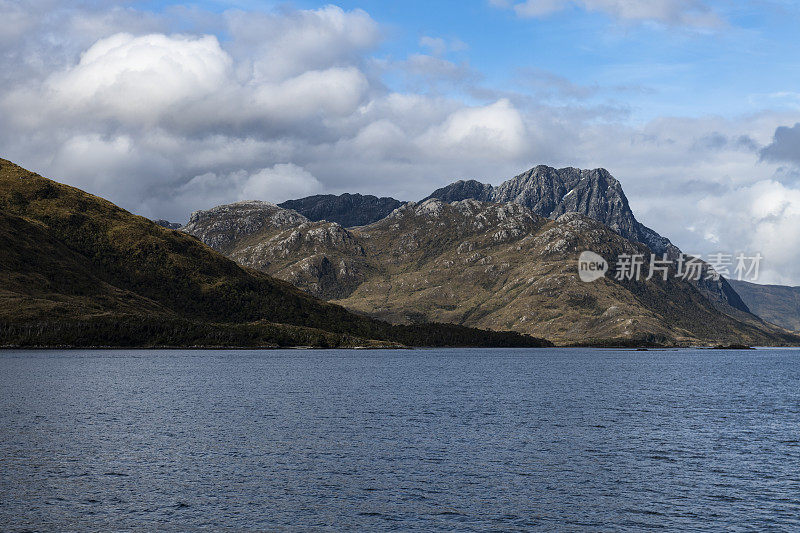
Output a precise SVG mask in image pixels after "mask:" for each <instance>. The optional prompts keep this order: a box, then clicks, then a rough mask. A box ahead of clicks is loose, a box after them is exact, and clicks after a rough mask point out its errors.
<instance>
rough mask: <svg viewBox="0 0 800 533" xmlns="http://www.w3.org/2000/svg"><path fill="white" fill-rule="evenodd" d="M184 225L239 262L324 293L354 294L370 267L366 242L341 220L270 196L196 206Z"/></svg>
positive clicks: (330, 295)
mask: <svg viewBox="0 0 800 533" xmlns="http://www.w3.org/2000/svg"><path fill="white" fill-rule="evenodd" d="M182 230H183V231H185V232H186V233H189V234H191V235H194V236H195V237H197V238H198V239H200V240H201V241H203V242H204V243H206V244H207V245H209V246H211V247H212V248H214V249H215V250H217V251H220V252H222V253H224V254H226V255H227V256H228V257H230V258H231V259H233V260H234V261H236V262H237V263H239V264H242V265H245V266H248V267H250V268H254V269H256V270H261V271H263V272H269V273H272V274H273V275H275V276H276V277H278V278H282V279H284V280H286V281H288V282H290V283H292V284H293V285H296V286H298V287H300V288H302V289H304V290H306V291H308V292H310V293H311V294H313V295H315V296H318V297H320V298H325V299H332V298H340V297H342V296H344V295H346V294H349V293H350V292H351V291H352V290H353V288H354V287H356V286H357V285H358V284H359V283H360V282H361V281H362V280H363V278H364V276H365V273H366V271H367V270H368V269H367V267H366V265H365V261H364V255H365V254H364V249H363V248H362V247H361V244H359V242H358V241H357V240H356V239H355V238H354V237H353V235H352V234H351V233H350V232H349V231H348V230H347V229H345V228H344V227H342V226H341V225H340V224H337V223H336V222H327V221H320V222H312V221H310V220H308V219H307V218H306V217H304V216H303V215H301V214H299V213H297V212H296V211H292V210H290V209H284V208H282V207H279V206H277V205H275V204H271V203H269V202H238V203H234V204H228V205H221V206H219V207H215V208H213V209H209V210H208V211H196V212H194V213H192V216H191V218H190V220H189V223H188V224H187V225H186V226H184V227H183V228H182Z"/></svg>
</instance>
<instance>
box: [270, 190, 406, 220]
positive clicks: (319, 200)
mask: <svg viewBox="0 0 800 533" xmlns="http://www.w3.org/2000/svg"><path fill="white" fill-rule="evenodd" d="M402 204H403V202H401V201H400V200H395V199H394V198H389V197H382V198H378V197H377V196H372V195H369V194H366V195H362V194H349V193H344V194H340V195H338V196H337V195H334V194H317V195H315V196H308V197H306V198H300V199H299V200H288V201H286V202H283V203H282V204H279V207H283V208H285V209H292V210H295V211H297V212H298V213H300V214H302V215H303V216H305V217H307V218H308V219H309V220H312V221H314V222H317V221H320V220H328V221H331V222H337V223H339V224H341V225H342V226H344V227H347V228H349V227H353V226H363V225H365V224H371V223H372V222H375V221H378V220H380V219H382V218H384V217H386V215H388V214H389V213H391V212H392V211H393V210H394V209H397V208H398V207H400V206H401V205H402Z"/></svg>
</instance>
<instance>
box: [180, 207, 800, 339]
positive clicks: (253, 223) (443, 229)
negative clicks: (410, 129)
mask: <svg viewBox="0 0 800 533" xmlns="http://www.w3.org/2000/svg"><path fill="white" fill-rule="evenodd" d="M280 209H281V208H280V207H278V206H275V205H273V204H267V203H258V204H256V203H252V202H247V203H240V204H231V205H228V206H221V207H219V208H215V209H213V210H209V211H201V212H197V213H193V214H192V217H191V222H190V223H189V224H188V225H187V226H186V227H184V228H182V229H183V231H187V232H190V233H191V234H193V235H195V236H197V237H198V238H199V239H201V240H202V241H204V242H206V243H208V244H209V245H212V246H215V247H217V249H219V250H220V251H224V253H226V254H227V255H228V256H229V257H231V258H234V259H236V260H237V261H238V262H240V263H241V264H244V265H247V266H249V267H252V268H256V269H259V270H262V271H264V272H269V273H270V274H272V275H275V276H277V277H279V278H281V279H285V280H287V281H291V282H292V283H293V284H295V285H297V286H298V287H300V288H303V289H305V290H308V291H309V292H311V293H312V294H315V295H318V296H320V297H323V298H328V299H331V300H333V301H334V302H336V303H339V304H341V305H343V306H345V307H347V308H349V309H351V310H354V311H357V312H359V313H364V314H368V315H370V316H374V317H376V318H381V319H384V320H388V321H390V322H392V323H397V324H415V323H417V324H419V323H425V322H428V321H436V322H449V323H454V324H460V325H465V326H471V327H479V328H486V329H494V330H512V331H518V332H521V333H526V334H530V335H534V336H539V337H545V338H548V339H550V340H553V341H555V342H556V343H558V344H574V343H599V344H604V343H605V344H659V345H675V344H717V343H743V344H776V343H777V344H781V343H792V342H798V341H800V338H798V337H794V336H792V335H790V334H788V332H786V331H784V330H781V329H780V328H777V327H774V326H771V325H769V324H765V323H763V322H762V321H760V320H759V319H757V318H756V317H754V316H753V315H750V314H748V313H744V312H741V311H736V310H733V312H734V313H738V316H736V317H734V316H730V315H728V314H726V313H723V312H721V311H720V310H719V309H717V308H716V307H715V306H714V305H713V304H712V302H710V301H709V300H708V299H707V298H705V297H704V296H703V295H702V294H701V293H700V292H699V291H698V290H697V288H696V287H694V286H693V285H691V284H690V283H688V282H686V281H683V280H680V279H677V278H675V277H674V276H670V277H669V278H668V279H667V280H666V281H665V280H662V279H660V278H659V279H655V278H654V279H652V280H649V281H644V280H642V281H641V282H634V281H617V280H614V279H611V277H609V276H606V277H603V278H601V279H599V280H597V281H595V282H592V283H584V282H582V281H580V279H579V277H578V273H577V260H578V255H579V254H580V252H581V251H583V250H594V251H596V252H597V253H600V254H602V255H603V257H605V258H606V259H607V260H608V261H609V263H611V264H614V263H615V261H616V259H617V258H618V257H619V256H620V255H621V254H632V253H645V252H646V251H647V249H646V248H645V247H644V246H643V245H642V244H640V243H636V242H632V241H630V240H627V239H625V238H623V237H622V236H621V235H619V234H618V233H617V232H615V231H612V230H611V229H609V228H608V227H606V226H605V225H603V224H601V223H599V222H597V221H595V220H593V219H591V218H588V217H586V216H584V215H581V214H578V213H567V214H563V215H560V216H558V217H557V218H556V219H555V220H553V219H548V218H545V217H541V216H539V215H537V214H536V213H534V212H533V211H532V210H531V209H528V208H526V207H524V206H523V205H520V204H518V203H506V204H497V203H490V202H479V201H476V200H471V199H470V200H462V201H455V202H452V203H445V202H443V201H440V200H438V199H429V200H426V201H423V202H420V203H414V202H409V203H407V204H404V205H402V206H401V207H399V208H398V209H396V210H394V211H393V212H392V213H391V214H390V215H389V216H387V217H386V218H384V219H381V220H379V221H377V222H375V223H372V224H369V225H366V226H361V227H357V228H351V229H346V228H344V227H342V226H341V225H340V224H337V223H334V222H327V221H324V222H320V221H317V222H314V221H311V220H308V219H305V217H302V215H299V214H298V213H296V212H292V211H286V212H284V213H281V212H280V211H278V210H280ZM273 221H275V222H273ZM235 227H245V228H248V230H247V231H244V232H240V231H237V230H235V229H234V228H235ZM648 259H649V256H648ZM648 264H649V263H646V264H645V271H646V269H647V265H648ZM672 274H674V270H672Z"/></svg>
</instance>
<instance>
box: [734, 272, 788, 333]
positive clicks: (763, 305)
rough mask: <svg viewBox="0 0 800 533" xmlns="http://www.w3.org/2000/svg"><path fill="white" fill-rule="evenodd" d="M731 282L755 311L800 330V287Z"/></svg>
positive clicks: (765, 317) (759, 314)
mask: <svg viewBox="0 0 800 533" xmlns="http://www.w3.org/2000/svg"><path fill="white" fill-rule="evenodd" d="M730 282H731V285H733V288H734V289H735V290H736V292H737V293H738V294H739V295H740V296H741V297H742V300H744V303H746V304H747V306H748V307H749V308H750V309H752V311H753V313H755V314H756V315H758V316H760V317H761V318H763V319H764V320H766V321H768V322H772V323H773V324H777V325H779V326H781V327H784V328H786V329H789V330H792V331H800V287H787V286H784V285H759V284H756V283H749V282H747V281H738V280H730Z"/></svg>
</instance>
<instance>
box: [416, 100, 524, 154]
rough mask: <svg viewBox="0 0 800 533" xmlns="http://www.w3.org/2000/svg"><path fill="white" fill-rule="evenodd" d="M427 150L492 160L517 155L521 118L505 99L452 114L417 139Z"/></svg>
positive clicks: (520, 143) (520, 145)
mask: <svg viewBox="0 0 800 533" xmlns="http://www.w3.org/2000/svg"><path fill="white" fill-rule="evenodd" d="M420 142H421V146H424V147H425V148H426V149H428V150H434V151H438V150H443V151H445V153H448V154H451V155H452V156H457V157H469V158H471V159H472V158H480V159H484V160H491V159H496V158H497V157H498V155H499V154H502V156H504V157H508V156H511V157H514V156H518V155H519V154H520V153H521V152H522V150H523V149H524V148H525V125H524V124H523V122H522V116H521V115H520V114H519V112H518V111H517V110H516V109H515V108H514V106H513V105H512V104H511V102H509V101H508V100H505V99H504V100H499V101H497V102H495V103H493V104H491V105H488V106H483V107H468V108H463V109H459V110H457V111H455V112H453V113H452V114H451V115H450V116H449V117H447V120H445V121H444V122H443V123H442V124H439V125H436V126H434V127H432V128H431V129H430V130H429V131H428V132H427V133H425V134H424V135H423V136H422V137H421V138H420Z"/></svg>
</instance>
